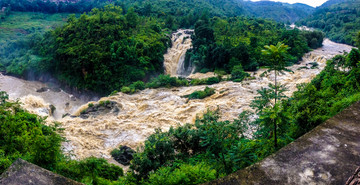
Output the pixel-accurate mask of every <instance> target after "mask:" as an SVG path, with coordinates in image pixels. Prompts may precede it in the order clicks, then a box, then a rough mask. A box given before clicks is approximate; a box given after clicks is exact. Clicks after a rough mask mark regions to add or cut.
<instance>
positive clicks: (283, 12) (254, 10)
mask: <svg viewBox="0 0 360 185" xmlns="http://www.w3.org/2000/svg"><path fill="white" fill-rule="evenodd" d="M244 8H245V10H246V11H247V15H251V16H255V17H262V18H269V19H273V20H275V21H278V22H283V23H287V24H291V23H294V22H296V21H298V20H299V19H303V18H306V17H307V16H309V15H310V14H311V13H313V12H314V10H315V8H313V7H311V6H309V5H306V4H300V3H295V4H288V3H280V2H272V1H258V2H251V1H247V2H244Z"/></svg>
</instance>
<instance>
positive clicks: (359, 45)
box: [356, 31, 360, 49]
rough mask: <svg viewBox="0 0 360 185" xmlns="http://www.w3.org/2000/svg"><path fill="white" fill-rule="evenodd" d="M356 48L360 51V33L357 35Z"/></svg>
mask: <svg viewBox="0 0 360 185" xmlns="http://www.w3.org/2000/svg"><path fill="white" fill-rule="evenodd" d="M356 46H357V47H358V48H359V49H360V31H359V33H358V34H357V37H356Z"/></svg>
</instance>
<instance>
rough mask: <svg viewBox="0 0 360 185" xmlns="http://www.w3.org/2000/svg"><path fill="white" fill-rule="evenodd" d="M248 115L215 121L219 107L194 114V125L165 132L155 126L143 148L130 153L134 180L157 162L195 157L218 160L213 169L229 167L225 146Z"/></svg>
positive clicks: (241, 129)
mask: <svg viewBox="0 0 360 185" xmlns="http://www.w3.org/2000/svg"><path fill="white" fill-rule="evenodd" d="M248 116H249V115H248V114H245V113H244V114H242V115H241V116H240V117H239V119H238V120H235V121H234V122H229V121H218V119H219V111H215V112H211V111H208V112H207V113H206V114H204V115H203V117H202V118H197V120H196V122H195V125H190V124H186V125H184V126H180V127H178V128H176V129H174V128H170V130H169V131H168V132H161V131H160V130H156V133H155V134H153V135H151V136H150V137H149V138H148V139H147V141H146V142H145V147H144V148H143V152H138V153H136V154H135V155H134V160H133V161H132V162H131V166H130V168H131V169H132V170H134V171H136V174H134V175H135V176H137V178H138V180H140V179H147V178H148V175H149V174H150V172H151V171H155V170H157V169H159V168H160V167H161V166H174V164H176V161H178V162H180V163H182V162H181V160H189V159H194V160H195V161H197V160H198V159H197V158H199V159H200V160H207V161H209V162H212V163H213V162H215V163H218V164H219V166H218V167H217V168H218V169H217V171H223V172H224V171H227V170H231V169H233V166H234V164H233V162H232V161H231V160H230V159H229V157H230V155H231V154H230V153H229V150H228V149H229V148H230V147H231V146H232V144H234V143H237V142H239V141H240V138H242V137H243V132H244V130H245V127H244V124H245V123H246V120H247V118H248ZM174 167H175V166H174ZM198 173H200V172H198ZM194 175H195V174H194Z"/></svg>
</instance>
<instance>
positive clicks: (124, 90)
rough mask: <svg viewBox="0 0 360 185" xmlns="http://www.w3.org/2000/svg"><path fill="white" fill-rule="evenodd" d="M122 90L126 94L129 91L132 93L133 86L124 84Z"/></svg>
mask: <svg viewBox="0 0 360 185" xmlns="http://www.w3.org/2000/svg"><path fill="white" fill-rule="evenodd" d="M121 92H122V93H125V94H129V93H131V88H130V87H126V86H124V87H122V88H121Z"/></svg>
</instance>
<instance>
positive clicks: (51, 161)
mask: <svg viewBox="0 0 360 185" xmlns="http://www.w3.org/2000/svg"><path fill="white" fill-rule="evenodd" d="M7 99H8V95H7V94H6V93H5V92H0V115H1V116H0V174H1V173H3V172H4V171H5V170H6V169H7V168H8V167H9V166H10V165H11V164H12V162H14V161H15V160H16V159H18V158H22V159H24V160H27V161H29V162H32V163H34V164H37V165H39V166H41V167H43V168H46V169H48V170H50V171H53V172H55V173H58V174H61V175H63V176H65V177H68V178H71V179H73V180H76V181H79V182H82V183H85V184H109V183H110V182H111V181H115V180H117V179H118V178H119V177H120V176H122V175H123V171H122V169H121V168H120V167H118V166H115V165H113V164H109V163H108V162H107V161H106V160H105V159H99V158H94V157H90V158H87V159H84V160H80V161H77V160H71V159H70V158H69V157H67V156H65V155H64V154H63V153H62V151H61V143H62V142H63V141H65V140H64V138H62V137H61V136H60V135H59V132H61V129H59V128H58V125H57V124H55V125H54V126H46V125H45V122H44V119H43V118H41V117H39V116H37V115H34V114H30V113H28V112H27V111H25V110H23V109H22V108H21V107H20V103H19V102H9V101H8V100H7Z"/></svg>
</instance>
